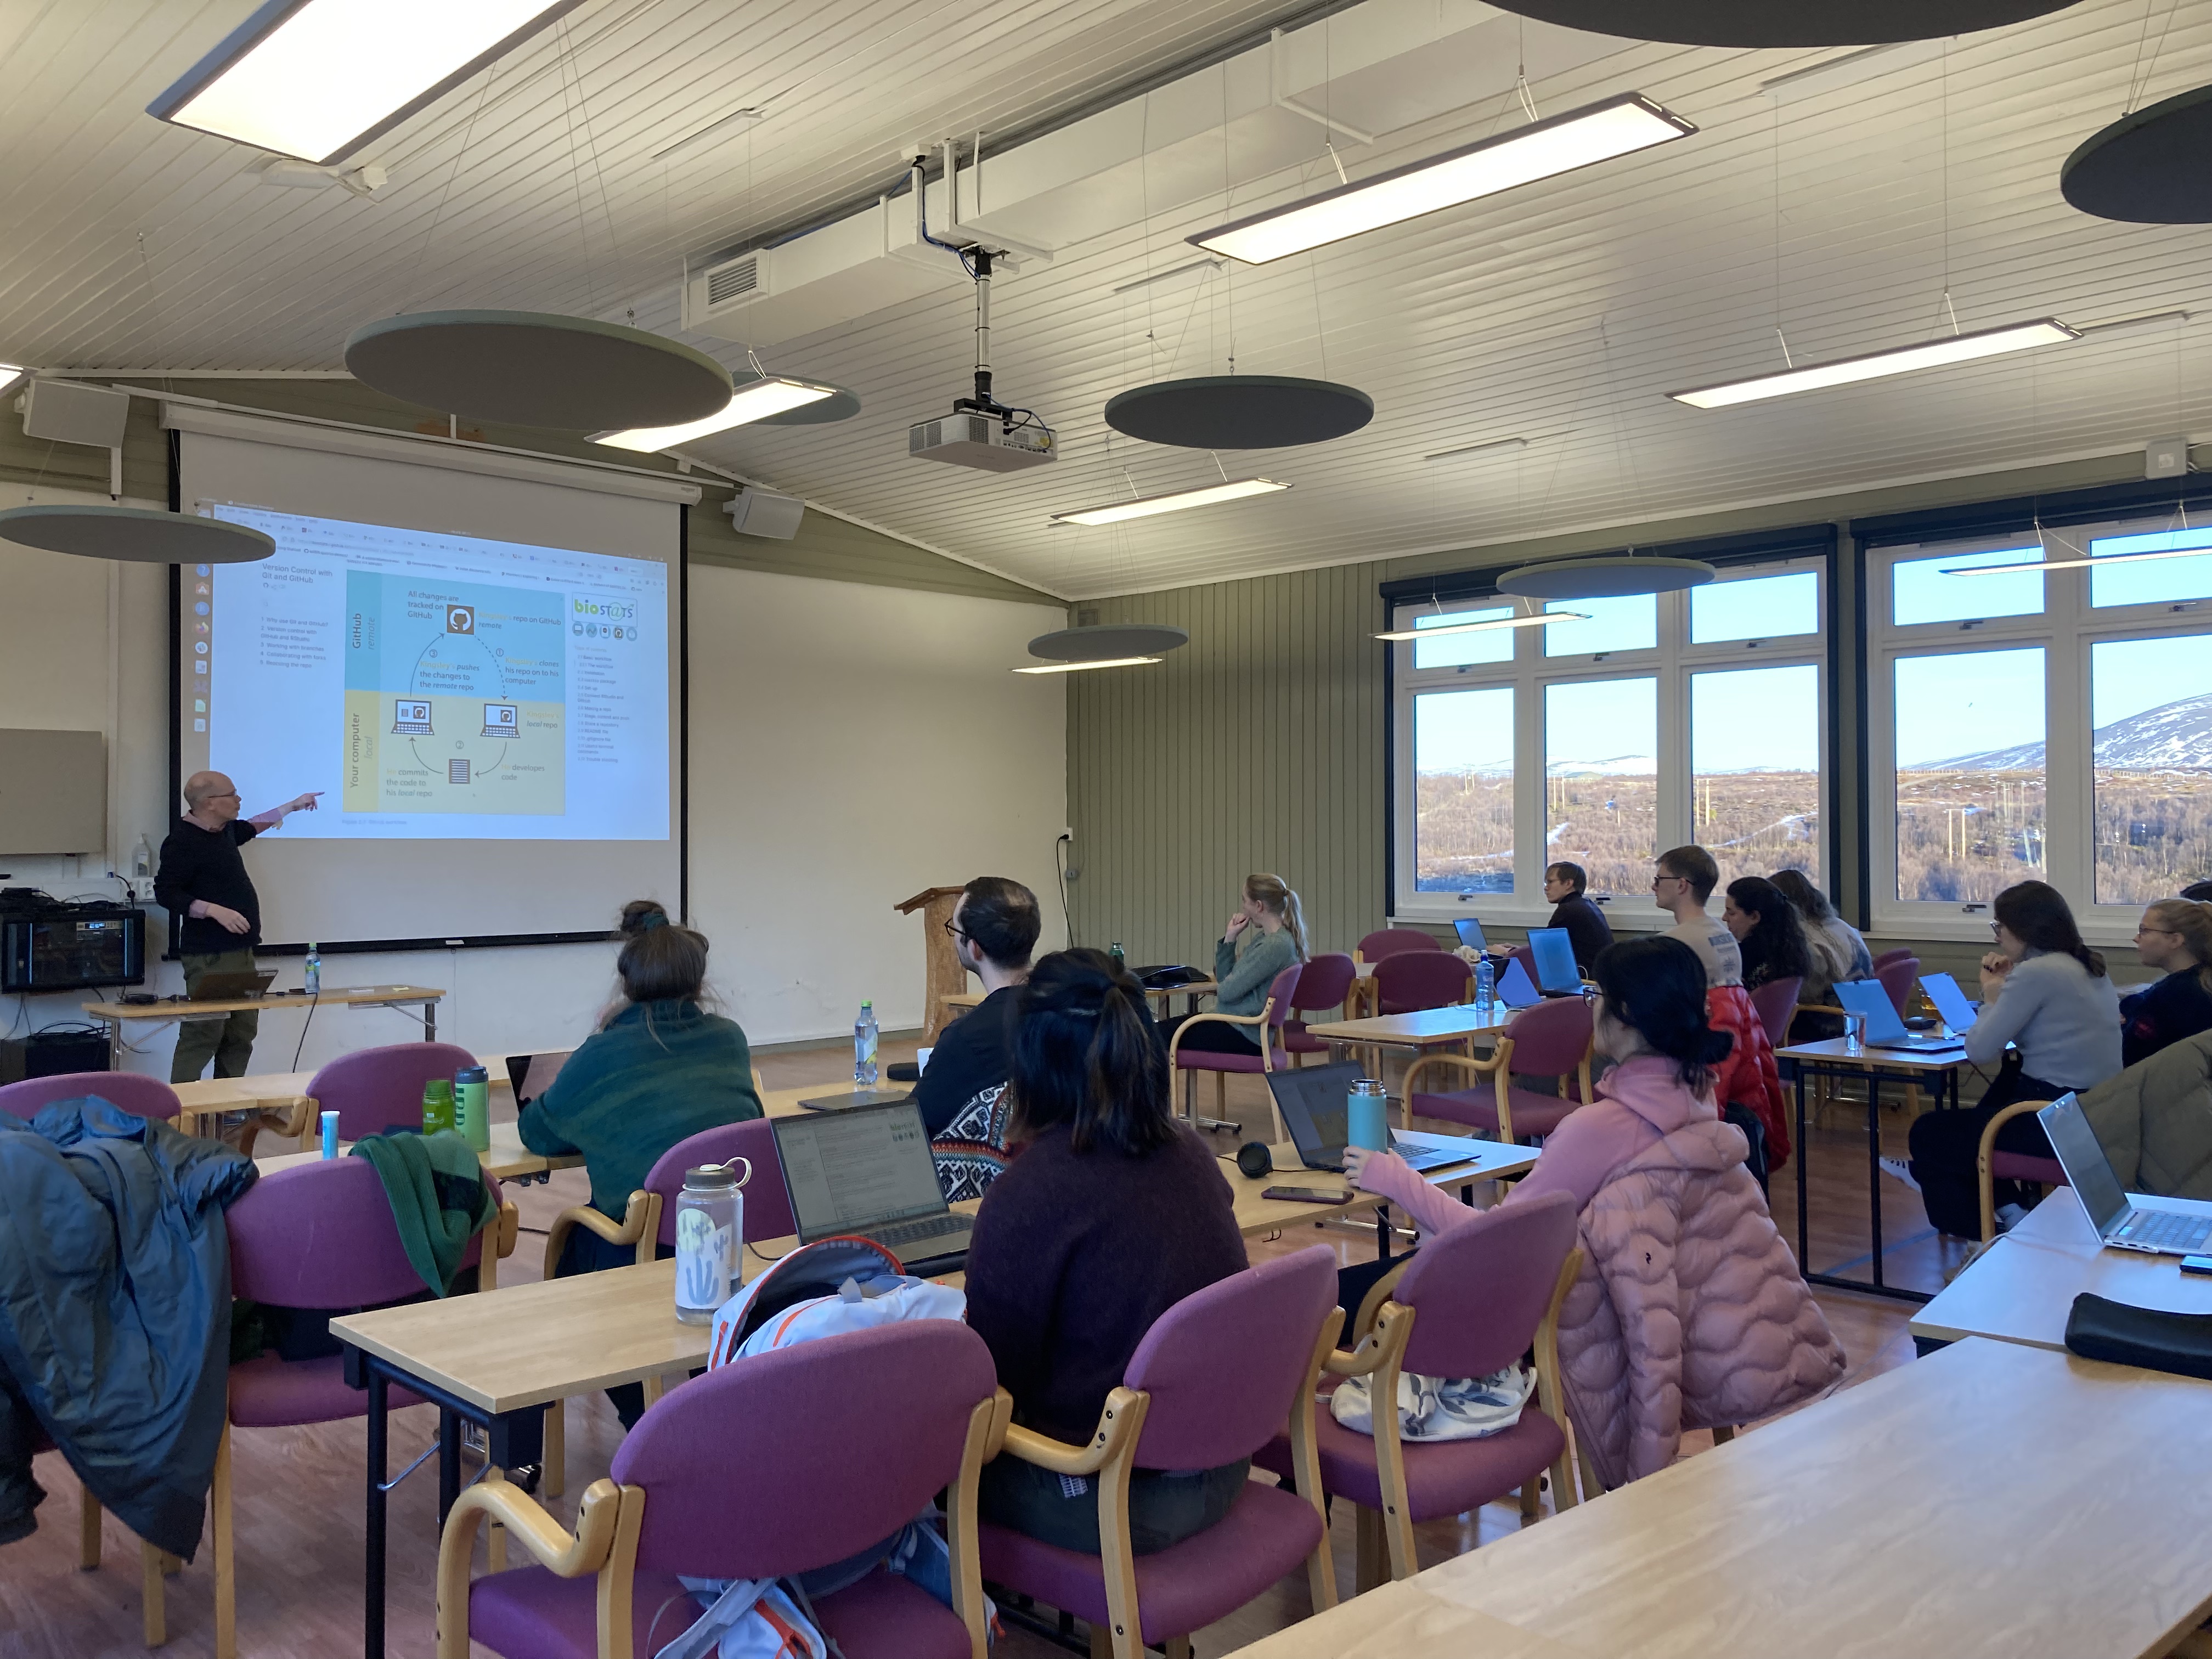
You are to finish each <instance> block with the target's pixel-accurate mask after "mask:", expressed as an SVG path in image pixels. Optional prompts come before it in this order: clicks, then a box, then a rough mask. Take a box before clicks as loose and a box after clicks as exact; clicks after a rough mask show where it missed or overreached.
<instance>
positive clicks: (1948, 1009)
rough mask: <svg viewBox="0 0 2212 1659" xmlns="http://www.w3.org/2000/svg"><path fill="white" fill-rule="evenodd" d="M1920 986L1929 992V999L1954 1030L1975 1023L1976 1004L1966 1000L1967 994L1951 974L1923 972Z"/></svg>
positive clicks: (1945, 1022)
mask: <svg viewBox="0 0 2212 1659" xmlns="http://www.w3.org/2000/svg"><path fill="white" fill-rule="evenodd" d="M1920 988H1921V989H1922V990H1923V991H1925V992H1927V993H1928V1000H1929V1001H1930V1002H1932V1003H1934V1004H1935V1005H1936V1012H1937V1013H1939V1014H1941V1015H1942V1016H1943V1023H1944V1024H1946V1025H1948V1026H1949V1027H1950V1028H1951V1029H1952V1030H1954V1031H1963V1030H1966V1028H1967V1027H1968V1026H1970V1025H1972V1024H1973V1023H1974V1005H1973V1004H1972V1003H1971V1002H1969V1001H1967V1000H1966V993H1965V992H1964V991H1961V990H1960V988H1959V981H1957V980H1955V979H1953V978H1952V977H1951V976H1950V975H1948V974H1923V975H1921V976H1920Z"/></svg>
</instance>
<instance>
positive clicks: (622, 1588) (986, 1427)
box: [437, 1389, 1013, 1659]
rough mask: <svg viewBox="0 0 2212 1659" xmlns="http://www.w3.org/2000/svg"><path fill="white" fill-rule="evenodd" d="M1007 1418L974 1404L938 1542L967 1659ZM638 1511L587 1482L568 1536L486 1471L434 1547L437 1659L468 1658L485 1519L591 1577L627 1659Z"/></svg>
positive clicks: (631, 1502)
mask: <svg viewBox="0 0 2212 1659" xmlns="http://www.w3.org/2000/svg"><path fill="white" fill-rule="evenodd" d="M1012 1414H1013V1401H1012V1398H1011V1397H1010V1396H1009V1395H1007V1393H1006V1390H1005V1389H998V1390H997V1391H995V1392H994V1394H993V1395H992V1397H991V1398H990V1399H988V1400H984V1401H978V1402H977V1403H976V1406H975V1409H974V1410H973V1411H972V1412H970V1413H969V1418H968V1438H967V1442H966V1444H965V1445H964V1446H963V1448H962V1449H961V1456H960V1474H959V1478H958V1479H957V1480H956V1481H955V1482H954V1483H953V1486H952V1489H951V1492H949V1493H948V1494H947V1496H948V1498H949V1499H950V1502H949V1504H948V1506H947V1510H946V1516H947V1521H948V1526H947V1532H948V1534H949V1535H948V1537H947V1539H946V1542H947V1543H948V1544H949V1545H950V1547H951V1553H952V1601H953V1611H954V1612H956V1613H958V1614H959V1615H960V1621H961V1623H963V1625H965V1626H967V1627H968V1646H969V1654H970V1656H971V1659H985V1654H986V1650H987V1644H988V1638H989V1632H988V1631H987V1629H986V1627H985V1625H984V1615H983V1571H982V1565H981V1556H980V1555H979V1553H977V1550H976V1547H975V1490H976V1484H977V1480H978V1478H979V1476H980V1475H981V1471H982V1468H983V1465H984V1464H985V1463H987V1462H990V1460H991V1457H992V1455H993V1454H994V1452H995V1451H996V1449H997V1447H998V1444H999V1442H1000V1439H1001V1437H1003V1436H1004V1435H1005V1433H1006V1423H1007V1419H1009V1418H1011V1417H1012ZM645 1502H646V1492H645V1489H644V1488H643V1487H641V1486H617V1485H616V1484H615V1483H614V1482H613V1481H612V1480H604V1479H602V1480H594V1481H593V1482H592V1484H591V1485H590V1486H587V1487H586V1488H585V1490H584V1495H583V1498H582V1499H581V1501H580V1504H579V1505H578V1508H577V1511H576V1530H575V1531H574V1533H571V1532H569V1531H568V1529H567V1528H564V1527H563V1526H562V1524H561V1523H560V1522H558V1521H556V1520H555V1519H554V1518H553V1516H551V1515H550V1514H549V1513H548V1512H547V1511H546V1510H545V1509H544V1506H543V1505H542V1504H539V1503H538V1501H537V1500H536V1499H535V1498H532V1497H531V1496H530V1495H529V1494H528V1493H526V1492H524V1491H523V1490H522V1489H521V1488H520V1486H513V1485H512V1484H510V1483H509V1482H508V1481H507V1480H506V1479H505V1478H504V1477H503V1476H502V1475H501V1474H500V1473H499V1472H498V1471H497V1470H495V1469H488V1470H486V1471H485V1472H484V1476H483V1480H479V1481H477V1483H476V1484H475V1485H473V1486H470V1487H469V1488H467V1489H466V1490H465V1492H462V1493H461V1495H460V1497H459V1498H458V1499H456V1500H455V1501H454V1504H453V1512H452V1513H451V1514H450V1515H448V1516H447V1518H446V1529H445V1533H444V1535H443V1536H441V1538H440V1539H439V1541H438V1645H437V1655H438V1659H468V1655H469V1568H470V1565H471V1562H472V1560H473V1559H474V1556H475V1553H476V1538H477V1528H478V1526H480V1525H481V1524H482V1523H483V1522H485V1521H487V1520H488V1521H490V1522H492V1523H493V1524H494V1525H495V1527H497V1528H503V1529H504V1530H506V1531H507V1532H511V1533H513V1534H514V1536H515V1537H516V1538H518V1539H520V1541H522V1546H523V1548H524V1549H525V1550H526V1552H527V1553H529V1555H530V1556H531V1557H532V1559H534V1560H536V1561H537V1563H538V1565H540V1566H543V1567H544V1568H546V1569H547V1570H549V1571H551V1572H554V1573H556V1574H557V1575H558V1576H559V1577H563V1578H580V1577H584V1575H585V1574H586V1573H590V1574H592V1575H594V1576H595V1577H597V1578H598V1580H599V1586H598V1588H599V1659H634V1656H635V1645H634V1644H633V1643H632V1642H631V1639H630V1636H631V1622H630V1612H631V1586H632V1583H633V1582H634V1581H635V1577H636V1575H637V1541H638V1534H639V1531H640V1530H641V1528H642V1526H643V1524H644V1521H645ZM494 1570H495V1571H496V1570H497V1563H496V1562H495V1563H494Z"/></svg>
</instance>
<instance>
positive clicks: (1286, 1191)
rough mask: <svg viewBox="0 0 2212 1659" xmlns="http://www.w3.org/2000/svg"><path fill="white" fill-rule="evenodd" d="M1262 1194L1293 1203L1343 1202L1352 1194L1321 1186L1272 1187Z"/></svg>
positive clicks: (1264, 1196) (1262, 1195) (1263, 1196)
mask: <svg viewBox="0 0 2212 1659" xmlns="http://www.w3.org/2000/svg"><path fill="white" fill-rule="evenodd" d="M1260 1196H1261V1197H1262V1198H1279V1199H1283V1200H1287V1201H1288V1202H1290V1203H1292V1204H1341V1203H1343V1202H1344V1200H1346V1199H1347V1198H1349V1197H1351V1196H1352V1194H1350V1193H1344V1192H1338V1193H1332V1192H1327V1191H1324V1190H1323V1189H1322V1188H1319V1187H1270V1188H1267V1190H1266V1191H1265V1192H1263V1193H1261V1194H1260Z"/></svg>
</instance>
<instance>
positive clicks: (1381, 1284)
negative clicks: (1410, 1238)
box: [1323, 1255, 1413, 1358]
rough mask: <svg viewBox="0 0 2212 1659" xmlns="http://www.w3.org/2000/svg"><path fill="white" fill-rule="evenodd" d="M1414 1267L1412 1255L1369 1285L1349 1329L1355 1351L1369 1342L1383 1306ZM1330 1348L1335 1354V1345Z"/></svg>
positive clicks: (1360, 1299) (1405, 1257)
mask: <svg viewBox="0 0 2212 1659" xmlns="http://www.w3.org/2000/svg"><path fill="white" fill-rule="evenodd" d="M1412 1266H1413V1257H1412V1256H1411V1255H1407V1256H1404V1257H1402V1258H1401V1259H1400V1261H1399V1262H1398V1265H1397V1266H1396V1267H1393V1268H1391V1269H1390V1271H1389V1273H1384V1274H1383V1277H1382V1278H1380V1279H1376V1281H1375V1282H1374V1283H1373V1284H1372V1285H1369V1286H1368V1287H1367V1294H1366V1295H1364V1296H1363V1297H1360V1298H1359V1306H1358V1309H1357V1310H1355V1311H1354V1312H1353V1314H1352V1323H1351V1325H1350V1327H1349V1328H1350V1330H1351V1332H1352V1343H1353V1345H1354V1347H1355V1349H1356V1347H1357V1346H1358V1344H1359V1343H1362V1342H1364V1341H1365V1340H1367V1334H1368V1333H1369V1332H1370V1331H1372V1330H1373V1329H1374V1328H1375V1322H1376V1319H1377V1318H1378V1317H1380V1316H1381V1315H1382V1312H1383V1304H1384V1303H1386V1302H1388V1301H1389V1299H1390V1292H1391V1291H1395V1290H1396V1289H1397V1288H1398V1281H1399V1280H1400V1279H1403V1278H1404V1277H1405V1276H1406V1269H1407V1268H1408V1267H1412ZM1329 1348H1330V1352H1335V1345H1334V1343H1332V1344H1330V1345H1329ZM1323 1358H1327V1356H1326V1355H1324V1356H1323Z"/></svg>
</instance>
